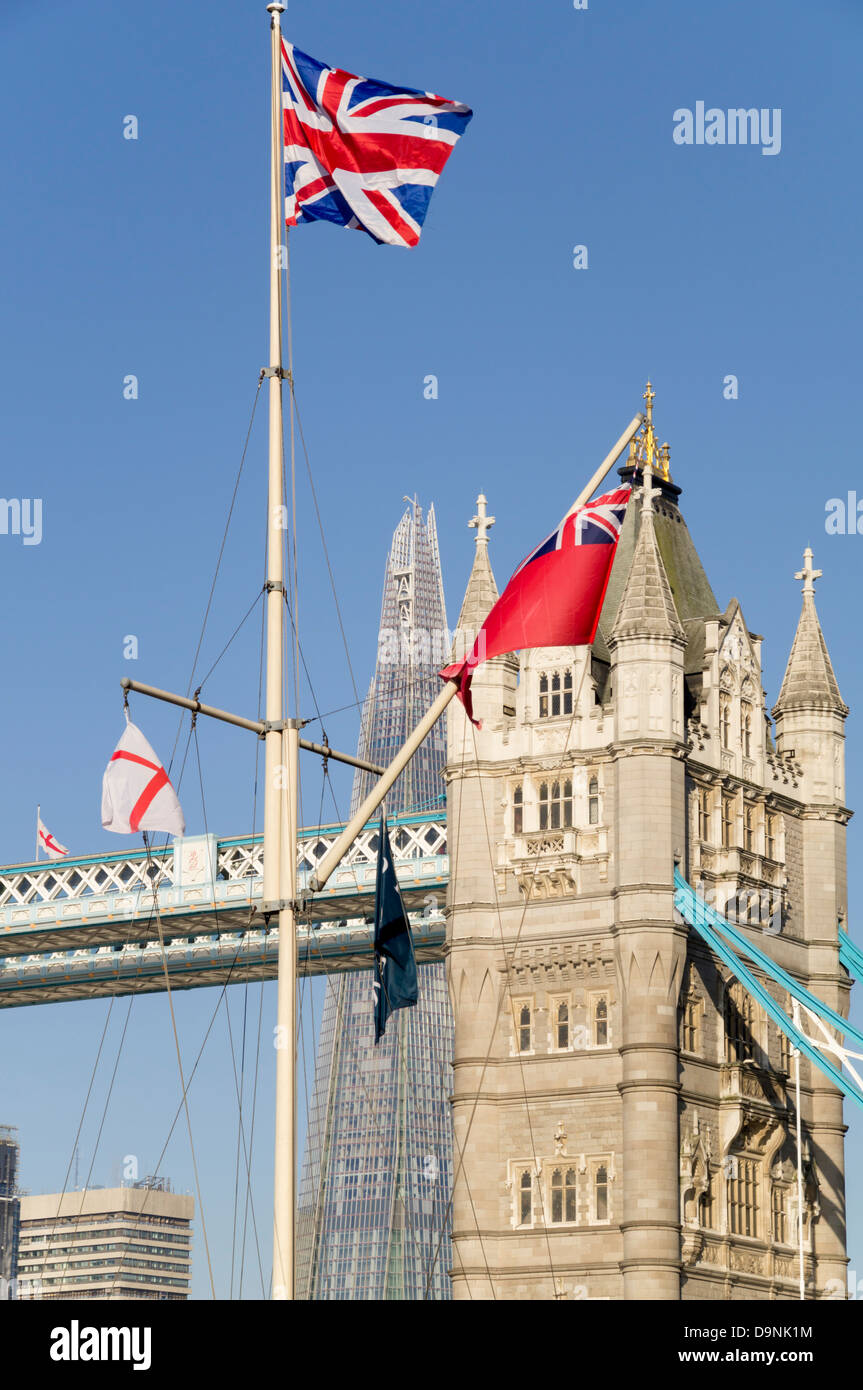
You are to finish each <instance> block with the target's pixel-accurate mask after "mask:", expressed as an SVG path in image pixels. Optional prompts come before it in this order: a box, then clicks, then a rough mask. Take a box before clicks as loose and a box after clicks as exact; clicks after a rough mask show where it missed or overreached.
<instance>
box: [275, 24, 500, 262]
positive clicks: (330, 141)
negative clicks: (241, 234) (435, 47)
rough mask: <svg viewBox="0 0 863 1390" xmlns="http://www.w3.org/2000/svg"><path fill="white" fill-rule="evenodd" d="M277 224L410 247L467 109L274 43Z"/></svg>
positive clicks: (464, 122)
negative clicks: (280, 176)
mask: <svg viewBox="0 0 863 1390" xmlns="http://www.w3.org/2000/svg"><path fill="white" fill-rule="evenodd" d="M282 112H283V123H284V146H285V222H286V223H287V225H288V226H289V227H293V226H296V225H297V223H299V222H315V221H324V222H335V223H337V224H338V225H340V226H342V227H357V228H359V230H360V231H363V232H368V234H369V236H370V237H372V238H373V239H374V240H375V241H377V242H379V243H386V244H387V245H389V246H416V244H417V242H418V241H419V239H420V232H421V230H422V225H423V222H424V221H425V217H426V213H427V212H428V205H429V200H430V199H431V195H432V190H433V188H434V186H435V184H436V183H437V181H438V177H439V175H440V173H441V170H442V169H443V167H444V165H445V164H446V162H447V160H448V159H449V157H450V155H451V154H452V151H453V147H454V146H455V144H456V141H457V140H458V138H459V136H460V135H461V133H462V131H463V130H464V129H465V127H466V126H467V124H468V121H469V120H470V119H471V116H472V115H473V112H472V111H471V110H470V107H468V106H464V105H463V104H462V103H461V102H459V101H447V99H446V98H445V97H438V96H434V94H433V93H431V92H419V91H416V90H414V89H413V88H412V87H391V86H390V85H389V83H387V82H375V81H370V80H369V79H367V78H364V77H354V76H353V75H352V74H351V73H349V72H344V71H343V70H342V69H341V68H328V67H326V66H325V65H324V64H323V63H319V62H317V60H316V59H314V58H310V57H309V55H308V54H307V53H301V52H300V50H299V49H298V48H295V47H294V45H293V44H290V43H286V42H285V41H284V40H282Z"/></svg>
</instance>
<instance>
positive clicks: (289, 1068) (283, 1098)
mask: <svg viewBox="0 0 863 1390" xmlns="http://www.w3.org/2000/svg"><path fill="white" fill-rule="evenodd" d="M284 9H285V6H284V5H283V4H281V3H272V4H269V5H267V12H268V13H269V15H270V40H271V42H270V48H271V113H270V124H271V136H270V141H271V143H270V361H269V365H268V367H267V369H266V375H267V377H268V379H269V407H270V414H269V484H268V508H269V511H268V518H267V614H266V622H267V686H266V692H267V693H266V733H265V735H264V739H265V776H266V791H265V796H264V882H263V899H264V901H263V907H264V910H265V911H269V912H270V913H277V914H278V922H279V973H278V1002H277V1012H276V1018H277V1029H276V1043H277V1046H276V1106H275V1153H274V1165H273V1284H272V1297H273V1298H274V1299H280V1300H281V1299H292V1298H293V1296H294V1200H295V1190H296V1180H295V1147H294V1128H295V1121H294V1111H295V1094H294V1092H295V1076H294V1053H295V1037H296V1024H295V1019H294V1010H295V1002H296V1000H295V996H296V985H295V979H296V926H295V920H294V899H295V898H296V888H295V886H294V880H295V878H296V824H295V821H296V804H297V798H296V778H297V758H296V756H295V752H296V749H295V746H294V745H295V743H296V739H297V734H298V728H297V724H296V721H295V720H291V721H288V724H287V726H286V722H285V718H284V693H283V691H284V638H283V632H284V608H285V589H284V544H283V529H282V521H283V517H284V514H285V512H284V500H285V499H284V486H283V476H282V313H281V274H280V272H281V244H282V220H283V212H282V208H283V199H282V193H281V187H282V179H283V177H284V158H283V154H282V133H281V130H282V110H281V107H282V101H281V65H282V54H281V27H280V24H279V16H280V15H281V14H283V13H284ZM285 750H287V751H288V763H289V766H288V769H287V774H288V780H289V785H288V787H287V795H286V796H284V795H283V793H284V791H285V786H284V781H283V777H284V772H283V770H282V769H283V753H284V752H285ZM291 784H293V785H291ZM292 867H293V873H292V872H291V868H292Z"/></svg>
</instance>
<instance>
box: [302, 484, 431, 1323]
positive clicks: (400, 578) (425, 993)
mask: <svg viewBox="0 0 863 1390" xmlns="http://www.w3.org/2000/svg"><path fill="white" fill-rule="evenodd" d="M448 650H449V639H448V636H447V630H446V611H445V606H444V595H443V581H442V578H441V568H440V557H439V553H438V542H437V529H436V525H435V515H434V508H433V507H430V508H429V511H428V515H427V516H426V517H425V518H423V515H422V509H421V508H420V506H419V504H418V503H417V502H416V500H414V501H413V502H412V503H410V505H409V507H408V509H407V510H406V511H405V513H404V515H403V517H402V519H401V521H400V522H399V525H398V527H397V528H396V531H395V534H394V536H393V543H392V547H391V549H390V553H389V556H388V557H387V565H386V571H385V575H384V591H383V602H382V605H381V623H380V634H379V642H378V655H377V662H376V667H375V675H374V679H373V680H372V683H371V685H370V687H369V692H368V695H367V696H366V700H365V702H364V706H363V712H362V721H361V727H360V738H359V756H360V757H363V758H367V759H369V760H371V761H373V762H377V763H379V764H386V763H388V762H390V761H391V759H392V757H393V756H394V754H395V753H396V752H397V750H398V749H399V748H400V747H401V745H402V743H404V741H405V739H406V738H407V735H408V734H409V733H410V731H411V730H412V729H413V727H414V725H415V724H416V723H417V721H418V720H419V718H420V716H421V715H422V714H424V713H425V711H426V709H428V707H429V705H430V704H431V703H432V701H433V700H434V698H435V696H436V695H437V693H438V691H439V689H440V681H439V679H438V676H437V672H438V670H439V669H440V667H441V665H443V664H444V662H445V660H446V657H447V653H448ZM445 762H446V724H445V721H444V720H441V721H440V722H439V724H438V726H437V728H436V729H435V730H434V731H433V733H432V734H431V735H430V737H429V738H428V739H427V740H426V743H425V744H424V745H423V747H422V748H421V749H420V751H419V753H418V754H417V755H416V757H415V758H414V759H413V760H412V762H411V763H410V764H409V766H408V768H407V769H406V770H405V772H404V773H403V774H402V776H401V777H400V778H399V779H398V781H397V782H396V783H395V784H394V786H393V788H392V790H391V791H390V793H389V795H388V796H387V803H386V810H387V815H388V817H390V818H392V817H393V816H398V815H407V814H410V813H412V812H419V811H422V812H426V813H428V811H434V810H435V809H437V808H438V807H439V808H440V811H441V814H443V811H444V784H443V778H442V773H443V768H444V764H445ZM372 780H373V779H372V775H371V774H369V773H363V772H358V773H357V774H356V778H355V781H354V788H353V799H352V810H355V809H356V808H357V807H358V806H359V805H360V803H361V801H362V799H363V797H364V796H365V795H366V793H367V791H368V790H369V787H370V785H371V782H372ZM392 831H393V828H392V827H391V833H392ZM395 833H396V834H397V831H395ZM440 906H441V908H442V907H443V904H442V903H441V904H440ZM418 975H419V1002H418V1004H417V1005H416V1007H415V1008H411V1009H401V1010H399V1011H398V1012H397V1013H396V1014H394V1015H393V1016H392V1017H391V1018H390V1020H389V1023H388V1025H387V1031H386V1034H385V1036H384V1037H383V1038H382V1039H381V1041H380V1043H378V1044H377V1046H375V1044H374V1027H373V1023H372V974H371V971H364V972H362V973H354V974H344V975H331V976H329V977H328V979H327V984H326V996H325V1001H324V1009H323V1017H322V1022H321V1029H320V1035H319V1038H318V1047H317V1055H316V1062H315V1082H314V1094H313V1097H312V1100H311V1102H310V1108H309V1117H308V1131H307V1139H306V1151H305V1158H304V1163H303V1177H302V1183H301V1187H300V1209H299V1220H298V1228H297V1265H298V1289H297V1292H298V1296H299V1297H300V1298H312V1299H447V1298H449V1297H450V1296H451V1293H450V1281H449V1268H450V1240H449V1216H450V1212H449V1199H450V1193H451V1190H452V1133H451V1127H450V1125H451V1121H450V1106H449V1094H450V1077H451V1062H452V1047H453V1029H452V1015H451V1011H450V1004H449V997H448V993H447V988H446V974H445V967H444V966H443V964H434V965H421V966H420V967H419V970H418Z"/></svg>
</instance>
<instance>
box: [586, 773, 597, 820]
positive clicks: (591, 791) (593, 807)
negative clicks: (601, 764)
mask: <svg viewBox="0 0 863 1390" xmlns="http://www.w3.org/2000/svg"><path fill="white" fill-rule="evenodd" d="M587 819H588V823H589V824H590V825H599V778H598V777H595V776H594V777H591V778H590V780H589V781H588V784H587Z"/></svg>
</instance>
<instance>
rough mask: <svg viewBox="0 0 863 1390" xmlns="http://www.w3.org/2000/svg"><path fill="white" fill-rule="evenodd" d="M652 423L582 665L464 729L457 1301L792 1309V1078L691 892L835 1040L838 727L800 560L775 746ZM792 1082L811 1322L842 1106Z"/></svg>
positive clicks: (557, 654) (529, 673)
mask: <svg viewBox="0 0 863 1390" xmlns="http://www.w3.org/2000/svg"><path fill="white" fill-rule="evenodd" d="M646 400H647V423H646V427H645V430H644V432H643V435H642V436H641V437H640V439H639V440H638V441H637V443H634V444H633V446H631V449H630V456H629V458H628V460H627V462H626V464H625V466H624V467H623V468H621V469H620V474H621V477H622V478H623V479H624V480H626V481H629V482H631V483H632V484H633V486H634V488H635V492H634V495H633V498H632V501H631V503H630V505H629V507H628V508H627V515H626V518H625V521H624V525H623V529H622V532H621V536H620V541H619V545H618V552H617V558H616V560H615V564H614V567H613V570H612V574H611V581H610V583H609V586H608V590H607V593H606V597H605V601H604V606H603V610H602V614H601V617H600V623H599V628H598V631H597V634H596V639H595V641H594V643H593V645H592V647H580V648H557V649H545V650H534V651H524V652H521V653H520V654H519V655H518V656H517V657H502V658H497V659H496V660H494V661H490V662H488V663H487V664H486V665H484V666H480V667H479V668H478V669H477V671H476V673H475V675H474V678H473V695H474V708H475V711H476V714H477V717H478V718H479V719H480V720H481V721H482V727H481V728H480V729H474V728H473V727H472V726H471V725H469V723H468V722H467V720H466V718H465V716H464V713H463V711H462V709H461V707H460V706H459V707H456V706H452V707H451V713H450V717H449V726H448V740H449V749H448V762H447V769H446V777H447V783H448V790H447V814H448V821H449V844H450V890H449V900H448V906H447V913H448V952H449V959H448V975H449V983H450V993H451V998H452V1003H453V1010H454V1017H455V1040H454V1089H453V1099H452V1106H453V1136H454V1156H455V1184H454V1205H453V1268H452V1281H453V1296H454V1297H455V1298H459V1299H464V1298H470V1297H473V1298H488V1297H491V1296H494V1297H496V1298H505V1299H519V1298H520V1299H524V1298H531V1299H548V1298H564V1299H565V1298H590V1299H596V1298H613V1299H678V1298H683V1299H734V1298H738V1299H739V1298H743V1299H792V1298H796V1297H799V1286H798V1249H797V1217H798V1210H797V1185H796V1174H797V1158H798V1156H797V1150H796V1141H795V1127H796V1117H795V1114H794V1109H793V1105H794V1087H793V1085H790V1084H789V1079H790V1075H791V1072H792V1068H793V1063H792V1060H791V1057H790V1053H789V1049H788V1047H787V1045H786V1043H785V1040H784V1038H783V1037H782V1035H781V1034H780V1032H779V1030H778V1029H777V1028H776V1027H775V1025H774V1024H773V1023H772V1022H770V1021H769V1020H768V1019H767V1018H766V1016H764V1014H763V1013H762V1011H761V1009H760V1008H759V1006H758V1005H757V1004H756V1003H754V1001H752V1000H751V999H750V998H749V996H748V995H746V994H745V993H744V992H742V991H741V989H740V987H739V986H738V985H736V984H735V983H734V981H733V980H732V979H731V978H730V977H729V974H728V972H727V970H726V969H725V968H724V967H723V966H721V965H720V963H719V962H718V961H717V960H716V958H715V957H714V956H713V955H712V954H711V952H710V951H709V950H708V949H707V947H706V946H705V945H704V944H703V943H702V942H701V940H700V938H697V939H693V937H691V936H690V935H689V932H688V929H687V927H686V926H685V924H684V923H683V922H682V921H681V919H680V918H679V917H678V916H677V915H676V913H675V911H674V907H673V872H674V864H675V861H677V862H679V864H680V866H681V868H682V870H683V872H684V874H685V876H686V877H687V879H688V880H689V882H691V883H693V884H698V885H700V888H701V891H703V892H704V893H705V894H706V895H707V896H708V898H709V900H710V901H712V902H713V903H714V905H716V906H717V907H718V908H719V910H720V911H724V912H725V913H726V915H728V916H733V917H735V918H736V920H737V921H738V922H739V923H741V924H743V925H744V928H745V929H746V930H747V931H749V932H750V933H751V934H752V938H753V940H754V941H755V942H756V944H758V945H760V946H761V947H762V949H764V950H766V951H767V952H768V953H769V954H770V955H771V956H772V958H773V959H774V960H775V961H777V963H778V964H780V965H781V966H783V967H784V968H785V969H786V970H787V971H789V972H790V973H792V974H793V975H795V976H796V977H797V978H798V979H799V980H800V981H801V982H802V983H803V984H804V985H805V986H806V987H807V988H811V989H812V990H813V991H814V992H816V993H818V994H819V995H820V996H821V997H822V998H823V999H825V1000H826V1002H827V1003H829V1004H831V1005H832V1006H833V1007H834V1008H836V1009H837V1010H838V1011H839V1012H842V1013H847V1009H848V995H849V988H850V981H849V979H848V976H847V973H846V972H845V970H844V969H843V968H842V967H841V966H840V964H839V960H838V944H837V918H838V914H839V913H840V912H842V911H844V908H845V899H846V888H845V827H846V825H847V822H848V819H849V817H850V812H849V811H848V810H847V809H846V808H845V806H844V722H845V717H846V715H847V713H848V711H847V707H846V706H845V705H844V703H843V702H842V699H841V696H840V694H839V687H838V684H837V682H836V677H835V674H834V672H833V667H832V664H831V662H830V658H829V655H828V653H827V647H826V644H825V641H824V637H823V633H822V631H821V627H820V624H819V620H818V616H817V613H816V611H815V601H814V596H813V588H814V581H815V578H816V577H817V572H816V571H814V570H813V569H812V563H811V558H812V557H811V554H809V553H808V552H807V556H806V558H805V563H804V568H803V570H802V571H801V572H800V573H799V574H798V576H797V577H798V578H800V579H802V580H803V584H804V596H803V611H802V613H801V617H800V622H799V624H798V628H797V634H796V636H795V639H794V643H793V647H792V650H791V655H790V657H789V660H788V668H787V671H786V674H785V679H784V681H783V684H782V688H781V691H780V695H779V699H778V701H777V703H776V705H775V707H774V709H773V720H774V722H773V724H771V720H770V717H769V716H768V714H767V709H766V705H765V692H764V690H763V687H762V675H761V642H762V639H761V637H760V636H758V635H757V634H756V633H754V632H752V631H750V629H749V627H748V625H747V623H746V621H745V619H744V616H743V612H742V609H741V606H740V603H739V602H738V600H736V599H732V600H731V602H730V603H729V604H728V606H727V608H726V609H725V610H724V611H722V610H721V609H720V607H719V605H718V603H717V601H716V598H715V596H714V593H713V590H712V588H711V586H710V583H709V581H708V579H707V576H706V574H705V572H704V568H703V566H702V564H701V561H700V559H699V556H698V553H697V551H696V549H695V546H694V544H693V541H692V539H691V537H690V534H689V531H688V529H687V526H686V522H685V521H684V518H683V514H682V512H681V509H680V497H681V488H680V487H679V486H677V485H676V484H675V483H674V482H673V480H672V478H671V471H670V451H669V448H668V446H667V445H663V446H662V447H661V448H660V446H659V445H658V443H657V439H656V435H655V432H654V425H653V392H652V389H651V388H650V386H649V385H648V391H647V393H646ZM486 536H487V527H479V528H478V534H477V547H476V554H475V559H474V566H473V570H472V573H471V576H470V580H469V583H468V588H467V593H466V596H465V602H464V606H463V609H462V617H461V620H460V624H459V625H460V627H463V628H466V629H470V630H473V631H475V630H476V629H477V628H478V627H479V626H480V625H481V623H482V621H483V619H484V617H485V616H486V614H487V612H488V609H489V608H490V607H491V604H492V602H493V601H494V598H495V597H496V595H497V590H496V587H495V582H494V576H493V573H492V569H491V564H490V560H489V554H488V544H487V541H486ZM768 987H769V988H770V990H771V992H772V993H773V994H774V997H776V998H777V1000H778V1001H779V1002H780V1003H781V1004H782V1006H783V1007H785V1008H787V1007H788V1001H787V999H785V998H784V997H783V995H782V993H781V992H780V991H779V990H778V989H776V988H775V987H774V986H772V985H768ZM801 1082H802V1103H801V1111H802V1128H803V1143H802V1154H801V1162H802V1166H803V1175H804V1182H803V1205H804V1211H803V1227H804V1246H805V1280H806V1296H807V1297H809V1298H816V1297H817V1298H824V1297H836V1296H842V1294H841V1290H844V1287H845V1269H846V1264H847V1260H846V1255H845V1206H844V1152H843V1134H844V1130H843V1125H842V1100H841V1096H840V1095H839V1093H838V1091H837V1090H836V1089H835V1088H834V1087H833V1086H832V1085H831V1084H830V1083H829V1082H828V1081H827V1080H826V1079H825V1078H824V1077H823V1076H822V1075H821V1073H816V1072H814V1069H813V1068H811V1067H810V1065H809V1063H808V1062H805V1061H802V1062H801Z"/></svg>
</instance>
